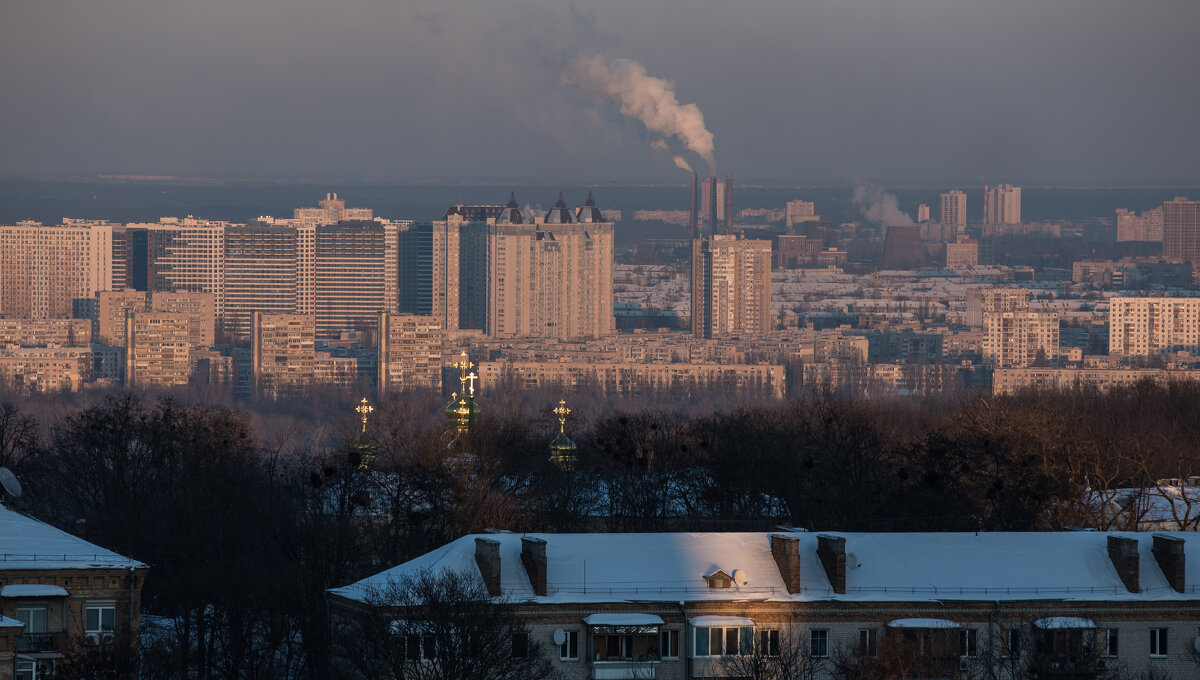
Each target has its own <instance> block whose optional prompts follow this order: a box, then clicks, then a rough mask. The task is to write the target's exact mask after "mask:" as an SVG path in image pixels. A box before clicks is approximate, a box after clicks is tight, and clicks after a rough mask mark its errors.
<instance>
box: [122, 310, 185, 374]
mask: <svg viewBox="0 0 1200 680" xmlns="http://www.w3.org/2000/svg"><path fill="white" fill-rule="evenodd" d="M188 326H189V324H188V315H187V314H172V313H168V312H131V313H130V314H129V315H128V316H127V317H126V327H125V336H126V340H125V383H126V385H128V386H130V387H180V386H184V385H187V384H188V378H189V377H190V376H191V368H192V366H191V358H190V355H189V347H190V342H189V340H190V333H189V327H188Z"/></svg>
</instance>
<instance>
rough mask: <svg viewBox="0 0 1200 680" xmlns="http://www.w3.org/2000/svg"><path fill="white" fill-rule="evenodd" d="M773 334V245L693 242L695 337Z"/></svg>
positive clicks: (723, 239) (728, 239) (717, 239)
mask: <svg viewBox="0 0 1200 680" xmlns="http://www.w3.org/2000/svg"><path fill="white" fill-rule="evenodd" d="M769 330H771V242H770V241H765V240H748V239H739V238H736V237H734V236H730V235H723V234H718V235H716V236H713V237H712V238H709V239H698V240H696V241H693V242H692V333H693V334H695V335H700V336H703V337H706V338H711V337H715V336H720V335H725V334H728V333H751V334H753V333H766V332H767V331H769Z"/></svg>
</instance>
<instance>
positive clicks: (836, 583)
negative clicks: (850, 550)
mask: <svg viewBox="0 0 1200 680" xmlns="http://www.w3.org/2000/svg"><path fill="white" fill-rule="evenodd" d="M817 558H818V559H820V560H821V566H822V567H824V568H825V576H826V577H828V578H829V584H830V585H831V586H833V592H835V593H837V594H839V595H844V594H845V593H846V539H845V538H842V537H841V536H827V535H825V534H818V535H817Z"/></svg>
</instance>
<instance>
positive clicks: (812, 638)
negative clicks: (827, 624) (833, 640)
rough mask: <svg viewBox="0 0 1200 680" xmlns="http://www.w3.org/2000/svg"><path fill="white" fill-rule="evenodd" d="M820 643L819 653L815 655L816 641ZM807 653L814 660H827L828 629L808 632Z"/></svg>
mask: <svg viewBox="0 0 1200 680" xmlns="http://www.w3.org/2000/svg"><path fill="white" fill-rule="evenodd" d="M818 639H819V640H820V642H821V653H820V654H818V653H817V649H816V647H817V641H818ZM808 653H809V656H811V657H812V658H814V659H828V658H829V629H828V628H813V629H811V630H809V635H808Z"/></svg>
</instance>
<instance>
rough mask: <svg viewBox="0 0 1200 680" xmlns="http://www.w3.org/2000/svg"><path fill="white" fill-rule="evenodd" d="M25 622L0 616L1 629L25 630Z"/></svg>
mask: <svg viewBox="0 0 1200 680" xmlns="http://www.w3.org/2000/svg"><path fill="white" fill-rule="evenodd" d="M24 627H25V622H24V621H18V620H17V619H10V618H8V617H7V616H0V628H24Z"/></svg>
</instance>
